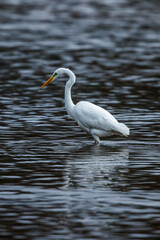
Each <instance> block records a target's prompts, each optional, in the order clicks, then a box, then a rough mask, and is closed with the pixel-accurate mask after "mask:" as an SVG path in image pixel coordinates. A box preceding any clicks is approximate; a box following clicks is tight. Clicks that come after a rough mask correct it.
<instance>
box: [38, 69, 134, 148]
mask: <svg viewBox="0 0 160 240" xmlns="http://www.w3.org/2000/svg"><path fill="white" fill-rule="evenodd" d="M64 74H65V75H68V77H69V80H68V81H67V83H66V85H65V107H66V110H67V112H68V114H69V115H70V116H71V117H72V118H73V119H74V120H75V121H76V122H77V123H78V125H79V126H80V127H81V128H82V129H83V130H84V131H86V132H88V133H89V134H91V135H92V137H93V138H94V140H95V142H96V143H98V144H99V143H100V137H105V136H110V135H122V136H125V137H128V136H129V132H130V131H129V128H128V127H127V126H126V125H125V124H123V123H119V122H118V121H117V120H116V119H115V118H114V117H113V116H112V115H111V114H110V113H109V112H108V111H107V110H105V109H104V108H101V107H99V106H97V105H95V104H92V103H90V102H87V101H80V102H78V103H77V104H76V105H75V104H74V103H73V101H72V98H71V88H72V86H73V84H74V83H75V81H76V76H75V74H74V73H73V72H72V71H71V70H70V69H68V68H58V69H57V70H56V71H55V72H54V73H53V74H52V76H51V77H50V78H49V79H48V80H47V81H46V82H45V83H44V84H43V86H42V87H41V88H43V87H44V86H46V85H47V84H49V83H51V82H52V81H54V80H56V79H57V78H58V77H60V76H62V75H64Z"/></svg>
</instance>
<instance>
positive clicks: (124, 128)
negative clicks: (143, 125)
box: [119, 123, 130, 137]
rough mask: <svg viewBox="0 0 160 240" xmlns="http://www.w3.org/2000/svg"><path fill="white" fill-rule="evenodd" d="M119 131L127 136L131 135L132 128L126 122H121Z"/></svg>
mask: <svg viewBox="0 0 160 240" xmlns="http://www.w3.org/2000/svg"><path fill="white" fill-rule="evenodd" d="M119 131H120V132H121V133H122V135H123V136H125V137H128V136H129V133H130V130H129V128H128V127H127V126H126V125H125V124H123V123H120V129H119Z"/></svg>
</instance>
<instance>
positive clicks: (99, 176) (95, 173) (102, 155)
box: [66, 146, 129, 188]
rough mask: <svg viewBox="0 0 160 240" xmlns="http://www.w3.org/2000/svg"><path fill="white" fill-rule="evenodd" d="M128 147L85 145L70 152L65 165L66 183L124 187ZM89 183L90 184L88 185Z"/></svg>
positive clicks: (87, 185) (83, 185) (86, 185)
mask: <svg viewBox="0 0 160 240" xmlns="http://www.w3.org/2000/svg"><path fill="white" fill-rule="evenodd" d="M128 158H129V151H128V148H127V147H126V148H124V147H109V146H96V147H95V146H86V147H83V148H81V149H79V150H78V151H75V152H73V153H72V156H70V159H69V160H68V161H67V166H66V170H67V171H66V183H67V185H68V186H74V187H75V185H77V187H78V186H79V187H80V186H81V187H104V186H110V187H121V188H122V187H123V188H124V187H126V185H127V178H126V175H128ZM89 185H90V186H89Z"/></svg>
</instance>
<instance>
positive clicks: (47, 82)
mask: <svg viewBox="0 0 160 240" xmlns="http://www.w3.org/2000/svg"><path fill="white" fill-rule="evenodd" d="M53 78H54V74H53V75H52V76H51V77H50V78H49V79H48V80H47V81H46V82H45V83H44V84H43V86H42V87H41V89H42V88H44V87H45V86H46V85H48V84H49V83H50V82H51V81H52V79H53Z"/></svg>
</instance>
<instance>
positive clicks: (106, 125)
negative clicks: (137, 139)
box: [75, 101, 119, 131]
mask: <svg viewBox="0 0 160 240" xmlns="http://www.w3.org/2000/svg"><path fill="white" fill-rule="evenodd" d="M75 117H76V120H77V122H80V123H81V124H82V125H83V126H84V127H87V128H89V129H92V128H94V129H100V130H106V131H118V127H119V123H118V121H117V120H116V119H115V118H114V117H113V116H112V115H111V114H110V113H109V112H108V111H106V110H105V109H103V108H101V107H99V106H96V105H95V104H92V103H89V102H85V101H81V102H79V103H77V104H76V107H75Z"/></svg>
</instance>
